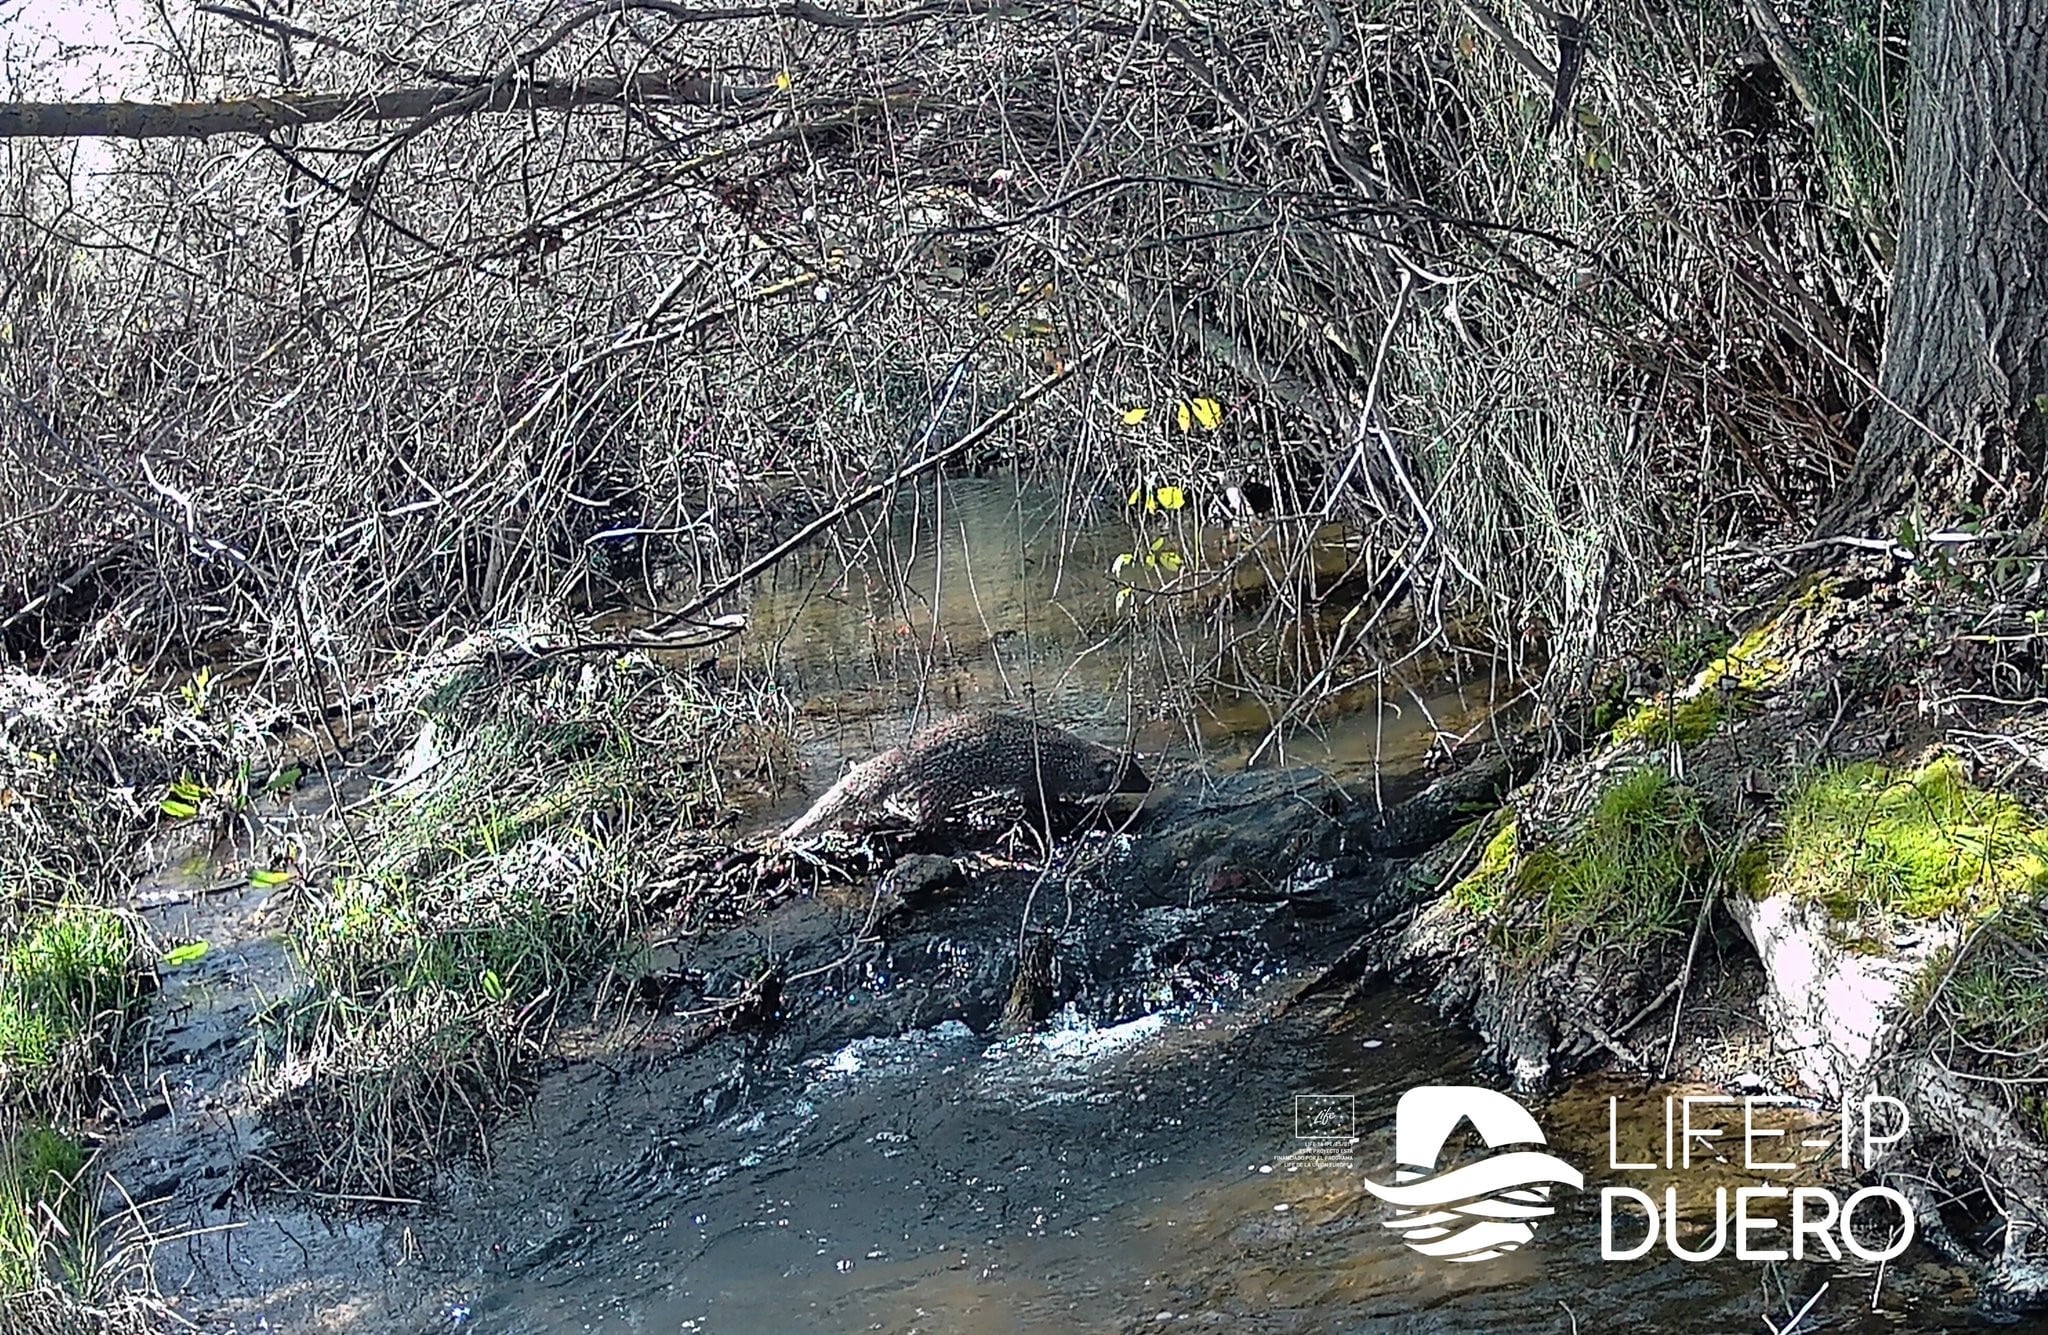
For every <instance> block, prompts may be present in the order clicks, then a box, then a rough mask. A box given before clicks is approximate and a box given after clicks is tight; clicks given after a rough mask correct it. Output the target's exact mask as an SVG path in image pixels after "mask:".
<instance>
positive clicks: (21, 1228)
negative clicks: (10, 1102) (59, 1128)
mask: <svg viewBox="0 0 2048 1335" xmlns="http://www.w3.org/2000/svg"><path fill="white" fill-rule="evenodd" d="M85 1164H86V1154H85V1151H84V1150H83V1149H82V1148H81V1147H80V1146H79V1145H78V1144H77V1143H76V1142H74V1141H72V1140H71V1139H69V1138H68V1137H66V1136H64V1135H61V1134H60V1133H58V1132H56V1131H53V1130H51V1129H50V1128H49V1127H47V1126H40V1125H38V1126H29V1127H26V1128H24V1129H22V1130H21V1131H19V1132H17V1133H16V1134H15V1135H14V1136H12V1137H10V1138H8V1139H6V1140H0V1303H6V1302H10V1301H13V1300H16V1299H19V1298H22V1297H24V1296H25V1295H27V1294H29V1293H32V1292H34V1291H35V1290H36V1289H37V1288H38V1287H39V1286H40V1285H41V1284H42V1283H43V1282H44V1281H45V1279H46V1277H48V1276H49V1275H50V1274H51V1272H52V1271H53V1270H54V1271H57V1272H59V1273H61V1272H64V1271H71V1272H74V1273H75V1272H76V1271H77V1270H79V1269H80V1261H81V1254H80V1248H81V1247H82V1246H83V1245H85V1240H86V1214H87V1209H86V1201H85V1199H84V1192H83V1190H82V1189H81V1187H80V1180H81V1178H82V1177H83V1175H84V1172H85Z"/></svg>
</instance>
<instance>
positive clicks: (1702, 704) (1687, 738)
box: [1614, 691, 1728, 746]
mask: <svg viewBox="0 0 2048 1335" xmlns="http://www.w3.org/2000/svg"><path fill="white" fill-rule="evenodd" d="M1727 705H1728V702H1727V700H1726V699H1725V698H1724V697H1723V696H1722V695H1721V694H1720V692H1718V691H1700V692H1698V693H1696V694H1694V695H1691V696H1688V697H1687V698H1685V699H1682V700H1677V701H1673V700H1672V699H1671V698H1670V697H1668V696H1659V697H1658V698H1657V699H1655V700H1651V701H1649V702H1647V703H1645V704H1644V705H1642V707H1640V708H1639V709H1637V710H1636V711H1635V713H1633V714H1631V715H1629V716H1628V717H1627V718H1625V719H1623V720H1622V721H1621V723H1620V725H1619V726H1617V727H1616V728H1615V730H1614V740H1615V741H1616V742H1636V741H1641V742H1650V743H1652V744H1664V743H1669V742H1676V743H1678V744H1679V745H1680V746H1692V745H1694V744H1695V743H1698V742H1703V741H1705V740H1706V739H1707V738H1708V737H1711V736H1712V735H1713V733H1714V729H1716V728H1718V727H1720V726H1721V720H1722V718H1723V717H1724V716H1725V715H1726V714H1727Z"/></svg>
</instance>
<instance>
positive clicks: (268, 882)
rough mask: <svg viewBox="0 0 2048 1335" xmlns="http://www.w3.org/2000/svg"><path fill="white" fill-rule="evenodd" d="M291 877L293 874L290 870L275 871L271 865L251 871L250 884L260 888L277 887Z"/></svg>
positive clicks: (269, 888)
mask: <svg viewBox="0 0 2048 1335" xmlns="http://www.w3.org/2000/svg"><path fill="white" fill-rule="evenodd" d="M291 879H292V874H291V873H290V872H288V871H275V870H272V869H271V868H269V867H265V868H264V869H263V870H262V871H256V872H250V873H249V884H251V885H253V886H255V887H256V888H257V889H259V890H271V889H275V888H276V887H278V886H280V885H284V884H285V883H287V882H288V881H290V880H291Z"/></svg>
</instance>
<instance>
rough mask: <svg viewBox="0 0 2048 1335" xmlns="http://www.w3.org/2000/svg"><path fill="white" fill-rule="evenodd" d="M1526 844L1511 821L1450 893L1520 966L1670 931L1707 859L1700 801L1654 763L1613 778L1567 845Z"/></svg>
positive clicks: (1498, 832) (1624, 943)
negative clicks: (1573, 948)
mask: <svg viewBox="0 0 2048 1335" xmlns="http://www.w3.org/2000/svg"><path fill="white" fill-rule="evenodd" d="M1525 844H1526V841H1525V839H1524V836H1523V835H1522V833H1521V832H1520V830H1519V828H1518V826H1517V824H1516V823H1515V822H1514V821H1512V820H1511V821H1509V822H1508V823H1506V824H1504V825H1503V826H1502V827H1501V829H1500V830H1499V831H1497V832H1496V833H1495V834H1494V836H1493V838H1492V839H1491V840H1490V841H1489V842H1488V844H1487V846H1486V848H1485V849H1484V851H1483V852H1482V853H1481V855H1480V860H1479V865H1478V866H1477V867H1476V868H1474V869H1473V871H1472V872H1471V874H1470V875H1468V876H1466V877H1465V878H1464V879H1463V880H1461V881H1460V882H1459V883H1458V884H1457V885H1455V886H1453V887H1452V889H1451V895H1452V899H1453V902H1455V903H1457V904H1458V905H1460V906H1461V907H1463V908H1465V909H1467V910H1468V911H1471V912H1474V913H1478V914H1480V915H1482V916H1485V917H1489V918H1491V919H1492V920H1493V921H1494V923H1495V924H1496V927H1497V928H1498V931H1499V936H1500V943H1501V945H1502V946H1503V947H1504V949H1505V950H1506V952H1507V955H1508V957H1509V958H1510V959H1512V960H1516V961H1518V962H1521V963H1523V964H1527V963H1531V962H1533V961H1535V960H1538V959H1540V958H1542V957H1543V956H1545V955H1547V954H1549V953H1551V952H1552V951H1554V950H1555V949H1557V948H1558V947H1559V946H1561V945H1564V944H1566V943H1570V942H1577V943H1581V944H1585V945H1587V946H1590V947H1593V948H1600V947H1605V946H1611V945H1626V944H1629V943H1633V942H1638V941H1642V940H1645V939H1647V938H1649V937H1652V936H1654V935H1657V934H1659V933H1663V932H1667V931H1671V930H1673V929H1674V928H1675V927H1676V926H1677V923H1678V919H1679V917H1680V914H1681V911H1682V909H1683V907H1684V905H1685V903H1686V902H1687V900H1688V898H1689V897H1690V895H1691V893H1692V892H1693V890H1694V888H1695V887H1696V885H1697V884H1698V882H1699V879H1700V873H1701V870H1702V868H1703V866H1704V863H1705V861H1706V846H1705V841H1704V837H1703V834H1702V824H1701V820H1700V813H1699V803H1698V799H1697V798H1696V797H1695V796H1694V795H1693V794H1692V792H1691V791H1690V790H1689V789H1686V788H1684V787H1683V786H1681V785H1679V784H1677V783H1674V782H1673V781H1672V779H1671V777H1670V776H1669V775H1668V774H1666V773H1665V772H1664V770H1663V769H1661V768H1659V767H1657V766H1644V767H1641V768H1638V769H1635V770H1632V771H1630V772H1629V773H1627V774H1625V775H1623V776H1622V777H1621V778H1619V779H1618V780H1616V781H1615V782H1614V783H1613V784H1611V785H1610V786H1609V787H1608V788H1607V789H1606V790H1605V791H1603V792H1602V793H1601V794H1600V797H1599V798H1598V800H1597V801H1595V803H1594V804H1593V807H1592V810H1591V811H1589V812H1588V813H1587V815H1586V816H1585V818H1584V820H1583V821H1582V822H1581V823H1580V824H1579V826H1578V827H1577V829H1575V830H1574V831H1573V832H1572V833H1571V834H1570V835H1569V836H1568V837H1567V838H1565V839H1564V840H1562V841H1561V842H1559V843H1556V844H1552V845H1547V846H1542V847H1536V848H1529V847H1526V846H1525Z"/></svg>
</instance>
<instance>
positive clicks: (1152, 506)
mask: <svg viewBox="0 0 2048 1335" xmlns="http://www.w3.org/2000/svg"><path fill="white" fill-rule="evenodd" d="M1158 511H1159V501H1158V499H1157V498H1156V497H1155V496H1154V495H1153V494H1152V493H1151V492H1149V491H1148V492H1146V493H1145V513H1146V514H1148V515H1149V514H1157V513H1158Z"/></svg>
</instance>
